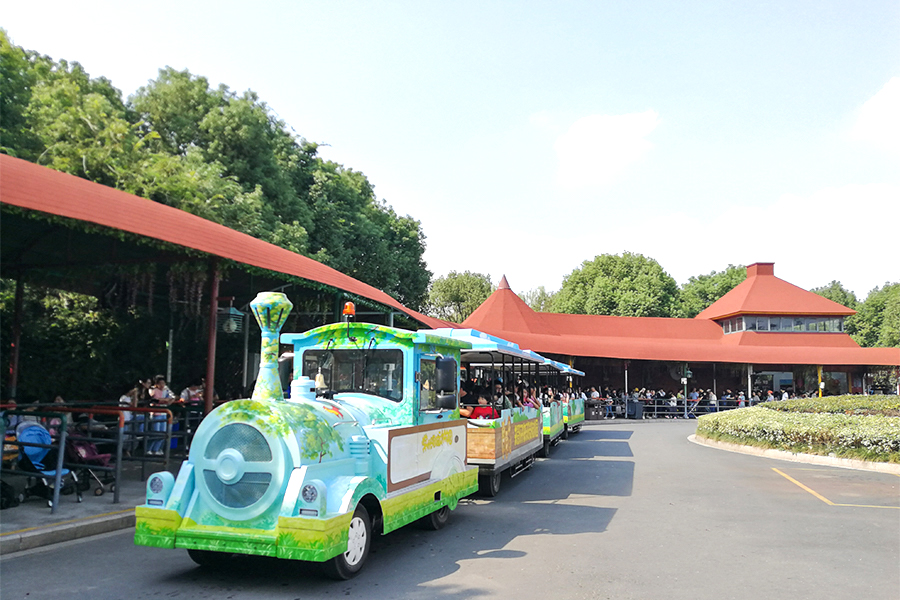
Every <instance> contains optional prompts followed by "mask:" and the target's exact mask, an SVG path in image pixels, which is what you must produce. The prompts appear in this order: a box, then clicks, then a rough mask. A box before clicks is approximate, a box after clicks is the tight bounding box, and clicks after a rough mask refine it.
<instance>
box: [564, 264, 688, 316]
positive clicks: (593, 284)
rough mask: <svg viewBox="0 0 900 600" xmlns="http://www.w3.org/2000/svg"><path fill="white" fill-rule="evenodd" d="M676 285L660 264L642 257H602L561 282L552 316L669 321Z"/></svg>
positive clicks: (675, 296) (674, 305) (582, 266)
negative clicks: (611, 317) (583, 315)
mask: <svg viewBox="0 0 900 600" xmlns="http://www.w3.org/2000/svg"><path fill="white" fill-rule="evenodd" d="M677 295H678V285H677V284H676V283H675V280H674V279H672V277H671V276H670V275H669V274H668V273H666V272H665V271H664V270H663V268H662V267H661V266H659V263H657V262H656V261H655V260H653V259H652V258H647V257H645V256H643V255H641V254H635V253H631V252H625V253H623V254H622V255H621V256H619V255H617V254H602V255H600V256H597V257H595V258H594V259H593V260H590V261H585V262H583V263H582V264H581V267H580V268H578V269H575V270H574V271H572V272H571V273H569V275H567V276H566V277H565V279H563V284H562V288H561V289H560V290H559V292H557V293H556V296H555V297H554V299H553V310H554V311H555V312H561V313H570V314H588V315H620V316H631V317H670V316H673V314H674V312H675V308H676V298H677Z"/></svg>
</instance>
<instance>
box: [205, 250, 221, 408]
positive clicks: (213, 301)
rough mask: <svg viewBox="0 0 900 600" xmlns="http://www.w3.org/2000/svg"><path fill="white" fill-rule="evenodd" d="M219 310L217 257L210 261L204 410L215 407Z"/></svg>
mask: <svg viewBox="0 0 900 600" xmlns="http://www.w3.org/2000/svg"><path fill="white" fill-rule="evenodd" d="M218 310H219V262H218V260H216V259H215V258H214V259H212V260H211V261H210V263H209V330H208V336H207V344H206V382H205V384H206V385H205V386H204V388H203V412H204V414H209V413H211V412H212V409H213V395H214V393H215V385H216V317H217V316H218Z"/></svg>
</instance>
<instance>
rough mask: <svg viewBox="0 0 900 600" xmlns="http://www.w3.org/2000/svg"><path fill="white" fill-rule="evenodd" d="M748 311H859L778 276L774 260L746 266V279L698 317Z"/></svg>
mask: <svg viewBox="0 0 900 600" xmlns="http://www.w3.org/2000/svg"><path fill="white" fill-rule="evenodd" d="M747 314H754V315H807V316H816V315H829V316H849V315H853V314H856V311H855V310H852V309H849V308H847V307H846V306H843V305H841V304H838V303H837V302H833V301H831V300H829V299H828V298H824V297H822V296H820V295H818V294H814V293H813V292H808V291H806V290H804V289H803V288H799V287H797V286H796V285H794V284H792V283H788V282H787V281H784V280H783V279H779V278H778V277H775V263H754V264H752V265H750V266H749V267H747V279H745V280H744V281H742V282H741V283H739V284H738V285H737V286H735V287H734V289H732V290H731V291H730V292H728V293H727V294H725V295H724V296H722V297H721V298H719V299H718V300H716V301H715V302H714V303H713V304H712V305H711V306H709V307H708V308H707V309H706V310H704V311H702V312H701V313H700V314H699V315H697V317H696V318H697V319H723V318H727V317H732V316H734V315H747Z"/></svg>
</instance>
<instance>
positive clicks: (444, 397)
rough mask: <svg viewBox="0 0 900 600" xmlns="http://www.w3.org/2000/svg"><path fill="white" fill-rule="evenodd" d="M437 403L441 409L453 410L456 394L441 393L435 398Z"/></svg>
mask: <svg viewBox="0 0 900 600" xmlns="http://www.w3.org/2000/svg"><path fill="white" fill-rule="evenodd" d="M437 405H438V408H440V409H442V410H454V409H455V408H456V394H441V395H440V396H438V398H437Z"/></svg>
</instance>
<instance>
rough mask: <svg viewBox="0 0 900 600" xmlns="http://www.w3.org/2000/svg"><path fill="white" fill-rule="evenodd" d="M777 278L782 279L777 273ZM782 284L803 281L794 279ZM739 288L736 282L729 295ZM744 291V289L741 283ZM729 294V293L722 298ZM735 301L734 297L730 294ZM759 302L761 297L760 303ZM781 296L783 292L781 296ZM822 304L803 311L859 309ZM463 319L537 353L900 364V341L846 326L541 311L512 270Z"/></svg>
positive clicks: (675, 359)
mask: <svg viewBox="0 0 900 600" xmlns="http://www.w3.org/2000/svg"><path fill="white" fill-rule="evenodd" d="M772 279H776V278H775V277H774V276H773V277H772ZM778 281H781V280H778ZM782 283H784V284H785V285H786V286H790V288H796V286H792V285H791V284H789V283H787V282H782ZM772 288H774V289H775V290H776V292H777V290H779V289H781V290H784V289H787V288H784V287H783V286H781V285H780V284H778V283H775V284H773V285H772ZM772 288H769V289H772ZM754 289H756V288H754ZM760 289H765V288H760ZM796 289H797V290H799V291H800V292H803V294H810V295H811V296H814V297H815V298H813V299H812V300H815V299H816V298H820V296H817V295H816V294H811V293H810V292H806V291H805V290H802V289H800V288H796ZM735 290H737V287H736V288H735V289H734V290H732V292H729V294H731V293H733V292H734V291H735ZM738 293H739V294H742V293H743V292H741V290H738ZM756 293H758V292H754V295H755V294H756ZM790 293H793V292H790ZM802 297H803V296H801V295H800V294H795V295H794V296H792V298H793V301H794V302H796V301H797V300H798V299H800V298H802ZM726 299H728V294H726V295H725V296H724V297H723V298H722V299H721V300H726ZM822 299H823V300H824V298H822ZM721 300H720V302H721ZM728 301H729V302H732V301H731V300H730V299H729V300H728ZM756 301H757V300H756V299H755V298H754V302H756ZM775 301H776V302H777V301H778V299H777V298H775ZM828 302H830V301H828ZM831 305H834V306H836V307H838V308H837V309H836V308H833V307H832V306H831ZM733 306H743V303H742V302H735V303H734V304H733ZM750 306H760V305H758V304H750ZM780 306H787V305H786V304H781V305H780ZM818 306H823V305H820V304H818V303H816V304H815V306H813V307H812V308H807V307H806V306H805V305H802V304H799V303H797V304H796V307H797V308H798V310H800V309H802V314H806V315H810V314H829V315H843V314H852V313H853V311H850V309H848V308H846V307H842V306H841V305H839V304H836V303H833V302H830V304H829V305H827V307H828V312H818V313H815V312H810V311H812V310H815V308H816V307H818ZM838 309H843V311H844V312H839V311H838ZM821 310H824V309H821ZM769 312H770V313H771V312H775V311H774V310H770V311H769ZM723 314H729V313H723ZM731 314H737V313H731ZM757 314H759V313H757ZM761 314H765V312H762V313H761ZM462 326H463V327H469V328H473V329H477V330H479V331H484V332H485V333H489V334H491V335H496V336H498V337H502V338H505V339H507V340H510V341H513V342H516V343H517V344H519V346H520V347H522V348H529V349H531V350H534V351H535V352H541V353H551V354H561V355H567V356H592V357H602V358H618V359H626V360H657V361H672V362H722V363H744V364H747V363H750V364H806V365H879V366H894V365H900V348H860V347H859V345H858V344H857V343H856V342H854V341H853V339H852V338H851V337H850V336H849V335H847V334H845V333H799V332H798V333H794V332H757V331H743V332H739V333H731V334H728V335H726V334H725V333H724V331H723V330H722V327H721V326H719V325H718V324H717V323H716V322H715V321H713V320H712V319H710V318H695V319H671V318H661V317H614V316H598V315H568V314H558V313H539V312H535V311H534V310H532V309H531V307H529V306H528V305H527V304H526V303H525V302H524V301H523V300H522V299H521V298H519V297H518V296H517V295H516V294H515V293H514V292H513V291H512V289H510V287H509V283H508V282H507V280H506V277H505V276H504V277H503V279H502V280H501V281H500V286H499V287H498V288H497V290H496V291H495V292H494V293H493V294H491V296H490V297H489V298H488V299H487V300H485V301H484V303H483V304H482V305H481V306H479V307H478V308H477V309H476V310H475V312H473V313H472V314H471V315H470V316H469V318H468V319H466V320H465V321H464V322H463V323H462Z"/></svg>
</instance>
